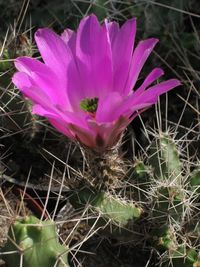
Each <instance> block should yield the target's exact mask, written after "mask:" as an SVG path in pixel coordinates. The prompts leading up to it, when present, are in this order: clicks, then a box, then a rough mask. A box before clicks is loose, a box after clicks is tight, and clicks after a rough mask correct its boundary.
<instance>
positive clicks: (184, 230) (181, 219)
mask: <svg viewBox="0 0 200 267" xmlns="http://www.w3.org/2000/svg"><path fill="white" fill-rule="evenodd" d="M148 152H149V158H148V162H149V164H150V165H151V168H152V173H151V175H150V176H151V177H150V179H151V188H150V189H149V195H150V202H151V206H150V210H149V215H150V220H151V229H152V232H150V239H151V242H153V243H154V246H155V247H156V248H157V249H158V250H159V251H160V252H161V254H162V255H161V263H160V265H161V266H174V267H179V266H183V267H196V266H199V264H200V262H199V248H198V245H197V244H198V243H199V231H198V222H195V221H198V218H199V211H198V212H197V213H196V214H195V215H194V212H193V211H192V209H191V204H190V203H192V202H195V201H197V199H199V195H198V194H199V193H198V192H199V191H198V190H199V179H198V178H199V170H198V169H197V170H194V171H193V172H192V174H191V175H190V176H189V183H188V179H186V178H185V177H184V174H183V164H182V162H181V160H180V158H179V152H178V149H177V147H176V144H175V142H174V141H173V139H172V138H171V137H170V136H169V135H168V134H161V135H160V136H158V137H157V138H156V139H155V140H154V141H153V142H152V144H151V145H150V147H149V150H148ZM190 190H191V193H192V194H191V193H190ZM191 196H192V198H193V199H192V198H191ZM196 203H197V202H196ZM196 208H197V207H196ZM197 210H198V208H197ZM189 228H190V229H189ZM157 229H158V230H157ZM195 229H196V230H195ZM155 241H156V242H155Z"/></svg>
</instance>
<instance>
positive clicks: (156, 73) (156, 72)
mask: <svg viewBox="0 0 200 267" xmlns="http://www.w3.org/2000/svg"><path fill="white" fill-rule="evenodd" d="M163 74H164V71H163V70H162V69H160V68H155V69H153V70H152V71H151V72H150V73H149V75H148V76H147V77H146V79H145V80H144V82H143V83H142V85H141V86H140V87H139V88H138V89H137V90H136V92H135V93H134V96H135V97H136V96H138V95H139V94H141V93H142V92H143V91H144V90H145V89H146V88H147V87H148V86H149V85H151V84H152V83H153V82H155V81H156V80H157V79H159V78H160V77H161V76H162V75H163Z"/></svg>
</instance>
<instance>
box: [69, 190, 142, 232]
mask: <svg viewBox="0 0 200 267" xmlns="http://www.w3.org/2000/svg"><path fill="white" fill-rule="evenodd" d="M71 203H72V205H73V206H76V207H82V206H85V205H87V204H88V205H90V207H91V210H93V211H96V212H98V213H99V214H100V215H101V217H103V218H105V219H108V220H111V222H112V223H114V224H116V225H118V226H120V227H124V226H126V225H127V224H128V222H129V221H131V220H137V219H139V218H140V216H141V214H142V212H143V211H142V209H141V208H140V207H138V206H136V205H135V204H134V203H129V202H126V201H123V200H120V199H118V198H115V197H113V196H111V195H110V194H109V193H105V192H94V191H92V190H90V189H89V188H84V189H81V190H80V191H77V192H76V193H75V194H74V195H73V196H72V197H71Z"/></svg>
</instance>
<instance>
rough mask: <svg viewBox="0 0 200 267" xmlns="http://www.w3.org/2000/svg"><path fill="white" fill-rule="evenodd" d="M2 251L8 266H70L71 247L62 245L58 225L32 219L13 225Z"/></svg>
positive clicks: (24, 219)
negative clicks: (57, 232) (68, 256)
mask: <svg viewBox="0 0 200 267" xmlns="http://www.w3.org/2000/svg"><path fill="white" fill-rule="evenodd" d="M3 252H4V253H3V259H4V260H5V262H6V266H7V267H13V266H15V267H20V266H23V267H69V265H68V261H67V254H68V248H67V247H65V246H63V245H61V244H59V241H58V238H57V234H56V227H55V224H54V223H53V222H52V221H43V222H41V221H40V220H38V219H37V218H35V217H33V216H30V217H25V218H22V219H17V220H16V221H15V222H14V223H13V224H12V225H11V226H10V229H9V232H8V241H7V243H6V245H5V247H4V248H3Z"/></svg>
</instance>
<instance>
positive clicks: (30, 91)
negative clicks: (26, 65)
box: [12, 72, 52, 106]
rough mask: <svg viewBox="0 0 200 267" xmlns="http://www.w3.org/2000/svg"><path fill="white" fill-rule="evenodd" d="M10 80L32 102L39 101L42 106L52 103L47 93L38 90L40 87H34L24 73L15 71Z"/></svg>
mask: <svg viewBox="0 0 200 267" xmlns="http://www.w3.org/2000/svg"><path fill="white" fill-rule="evenodd" d="M12 81H13V83H14V84H15V85H16V86H17V87H18V88H19V89H20V91H21V92H22V93H23V94H24V95H25V96H26V97H28V98H29V99H31V100H32V101H33V102H34V103H39V104H41V105H44V106H46V105H47V106H48V105H52V104H51V101H50V99H49V97H48V95H47V94H45V93H44V92H43V91H42V90H40V88H37V87H34V86H33V85H32V83H31V81H30V78H29V77H28V75H27V74H26V73H24V72H17V73H15V74H14V76H13V78H12Z"/></svg>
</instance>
